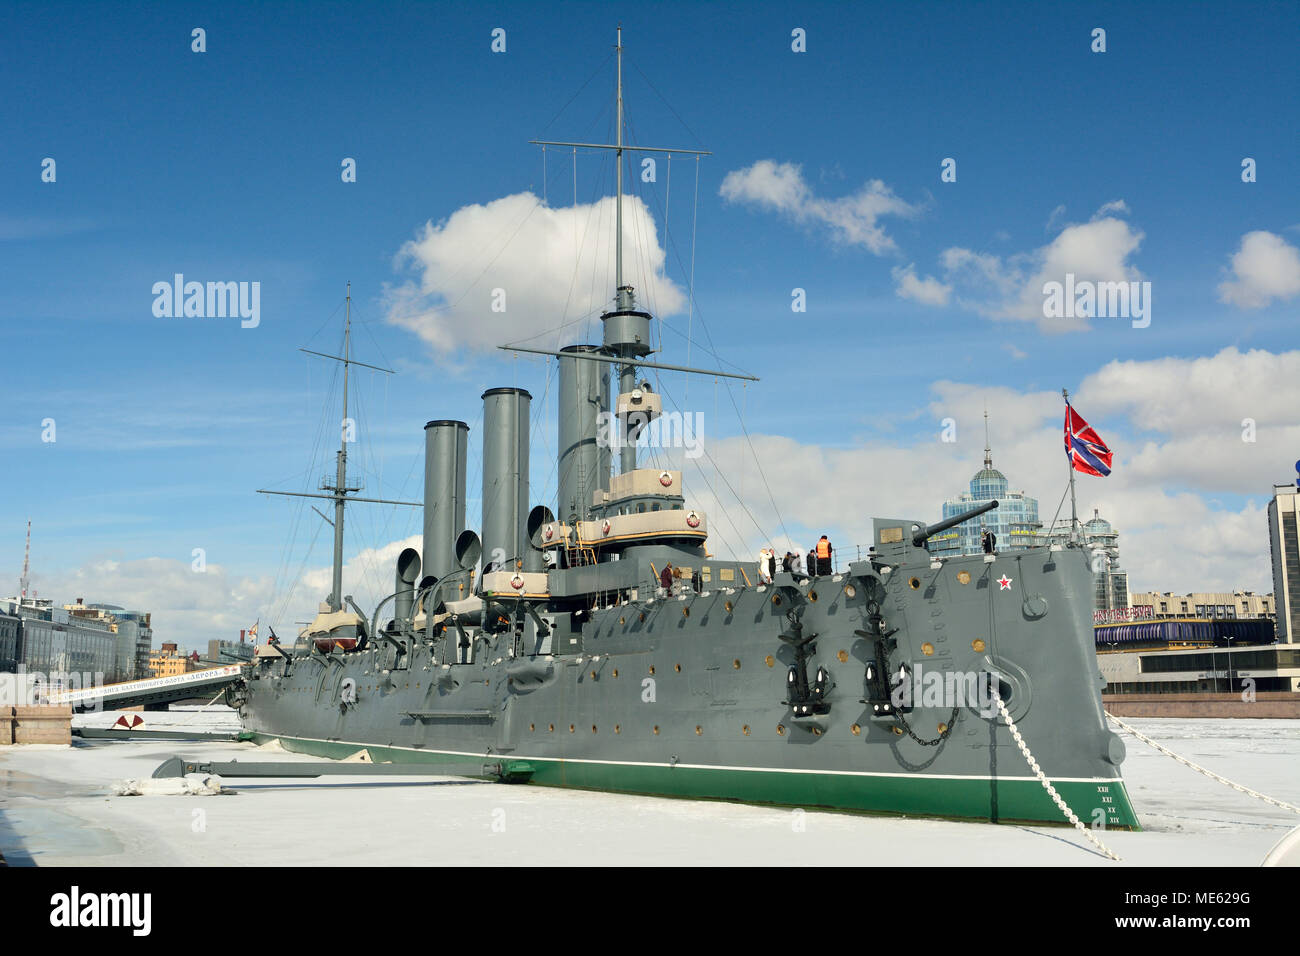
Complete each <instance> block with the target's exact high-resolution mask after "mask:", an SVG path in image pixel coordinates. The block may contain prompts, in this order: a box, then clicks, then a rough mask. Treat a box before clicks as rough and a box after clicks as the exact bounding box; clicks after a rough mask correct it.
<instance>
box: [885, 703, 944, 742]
mask: <svg viewBox="0 0 1300 956" xmlns="http://www.w3.org/2000/svg"><path fill="white" fill-rule="evenodd" d="M960 709H961V708H960V707H959V706H958V705H956V704H954V705H953V708H952V715H951V716H950V717H949V718H948V722H947V723H946V724H944V727H943V733H941V734H939V736H938V737H935V738H934V740H922V739H921V738H920V737H918V736H917V735H916V734H915V733H914V732H913V730H912V728H911V727H910V726H908V723H907V719H906V718H905V717H904V716H903V712H902V711H900V710H897V709H895V710H894V717H895V719H897V721H898V723H899V725H900V726H901V727H902V728H903V729H904V730H905V731H907V736H909V737H911V738H912V739H913V740H915V741H916V742H917V743H918V744H920V745H921V746H922V747H937V746H938V745H939V744H941V743H943V742H944V741H945V740H947V739H948V736H949V735H950V734H951V733H952V729H953V727H955V726H956V725H957V711H958V710H960Z"/></svg>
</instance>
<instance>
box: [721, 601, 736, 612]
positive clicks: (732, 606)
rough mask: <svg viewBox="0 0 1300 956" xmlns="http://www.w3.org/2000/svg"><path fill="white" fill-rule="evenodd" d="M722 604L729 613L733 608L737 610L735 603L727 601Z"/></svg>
mask: <svg viewBox="0 0 1300 956" xmlns="http://www.w3.org/2000/svg"><path fill="white" fill-rule="evenodd" d="M722 606H723V607H725V608H726V609H727V613H728V614H730V613H731V612H732V611H733V610H735V605H733V604H732V603H731V602H730V601H727V602H725V603H724V604H723V605H722Z"/></svg>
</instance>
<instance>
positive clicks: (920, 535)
mask: <svg viewBox="0 0 1300 956" xmlns="http://www.w3.org/2000/svg"><path fill="white" fill-rule="evenodd" d="M997 506H998V503H997V501H996V500H994V501H990V502H989V503H988V504H986V505H980V506H979V507H978V508H972V509H971V510H970V511H963V512H962V513H961V514H959V515H953V516H952V517H951V518H945V519H944V520H943V521H940V522H938V523H936V524H928V525H926V526H925V527H924V528H922V529H921V530H920V531H917V532H915V533H914V534H913V535H912V546H913V547H917V548H924V547H925V542H926V541H928V540H929V539H930V538H931V537H932V536H934V535H936V534H938V533H939V532H940V531H947V530H948V529H949V528H955V527H957V525H959V524H962V523H964V522H966V521H969V520H970V519H971V518H977V517H979V516H980V515H982V514H987V513H988V512H990V511H992V510H993V509H994V508H996V507H997Z"/></svg>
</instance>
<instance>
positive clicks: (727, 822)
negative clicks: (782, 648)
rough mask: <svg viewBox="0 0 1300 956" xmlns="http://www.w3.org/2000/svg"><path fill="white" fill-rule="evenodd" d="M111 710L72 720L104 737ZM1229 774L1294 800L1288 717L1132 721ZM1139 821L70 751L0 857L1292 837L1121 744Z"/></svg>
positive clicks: (560, 857) (411, 856)
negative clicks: (312, 775) (197, 785)
mask: <svg viewBox="0 0 1300 956" xmlns="http://www.w3.org/2000/svg"><path fill="white" fill-rule="evenodd" d="M116 716H117V715H114V714H96V715H88V716H85V717H79V718H77V723H78V724H87V725H91V726H101V727H107V726H109V725H110V724H111V723H112V722H113V720H114V718H115V717H116ZM144 716H145V718H146V720H147V722H148V727H149V729H154V730H163V729H173V728H175V727H177V726H181V727H202V728H203V729H205V730H225V729H231V730H234V729H237V727H238V723H237V721H236V720H235V719H234V714H233V713H231V712H229V711H224V710H217V711H209V712H195V711H188V712H187V711H180V712H172V713H168V714H146V715H144ZM1127 722H1128V723H1130V724H1132V725H1133V726H1135V727H1136V728H1137V729H1138V730H1140V731H1141V732H1143V733H1144V734H1146V735H1148V736H1150V737H1152V738H1154V739H1156V740H1157V741H1159V742H1161V743H1163V744H1164V745H1166V746H1168V747H1169V748H1170V749H1172V750H1174V751H1176V752H1178V753H1180V754H1182V755H1184V756H1186V757H1188V758H1190V759H1191V760H1194V761H1195V762H1197V763H1199V764H1201V765H1202V766H1205V767H1207V768H1209V769H1211V770H1214V771H1215V772H1217V773H1219V774H1222V775H1223V776H1225V777H1228V778H1229V779H1232V780H1234V781H1237V782H1239V783H1242V784H1244V785H1246V786H1248V787H1251V788H1253V789H1255V790H1259V791H1262V792H1263V793H1266V794H1268V795H1270V796H1272V797H1275V798H1277V799H1279V800H1283V801H1286V802H1288V803H1292V804H1300V721H1287V720H1226V719H1224V720H1169V719H1154V718H1145V719H1143V718H1131V719H1129V720H1128V721H1127ZM1124 738H1125V744H1126V745H1127V747H1128V754H1129V756H1128V760H1127V761H1126V762H1125V764H1124V776H1125V779H1126V781H1127V785H1128V788H1129V795H1130V797H1131V798H1132V801H1133V805H1134V807H1135V808H1136V809H1137V811H1138V815H1139V817H1140V818H1141V820H1142V824H1143V826H1144V827H1145V830H1144V832H1141V833H1125V832H1106V833H1102V834H1099V836H1101V838H1102V839H1103V841H1104V842H1105V843H1107V844H1108V845H1109V846H1110V847H1111V848H1112V849H1113V850H1115V851H1116V852H1117V853H1118V854H1119V855H1120V856H1121V857H1122V858H1123V862H1121V863H1118V864H1116V863H1113V862H1110V861H1108V860H1106V859H1105V858H1104V857H1102V856H1101V855H1100V854H1099V853H1097V852H1096V851H1095V850H1094V849H1093V848H1092V847H1091V846H1090V845H1089V844H1088V843H1087V841H1085V840H1084V839H1083V837H1082V836H1081V835H1080V834H1079V833H1077V832H1075V831H1074V830H1072V829H1069V828H1068V827H1064V826H1063V827H1050V826H1019V825H992V824H980V823H954V822H950V821H945V820H932V819H923V818H894V817H871V816H859V815H850V814H843V813H830V812H823V811H812V810H810V811H807V812H804V811H797V810H790V809H773V808H765V807H753V806H745V805H740V804H732V803H722V802H708V801H696V800H678V799H664V798H656V797H639V796H622V795H615V794H603V793H587V792H582V791H575V790H557V789H549V788H544V787H529V786H507V785H502V784H494V783H482V782H477V781H466V780H460V779H456V778H438V777H423V776H422V777H384V778H379V779H370V780H367V779H364V778H339V777H332V778H331V777H326V778H319V779H314V780H292V781H289V780H286V781H275V780H263V779H257V780H227V781H225V783H226V786H227V787H228V788H229V789H230V790H231V791H232V792H231V793H229V794H222V795H220V796H203V797H196V796H186V797H181V796H136V797H117V796H112V795H111V793H112V785H113V784H114V783H115V782H117V781H121V780H124V779H128V778H144V777H148V776H149V775H150V774H151V773H152V772H153V770H154V768H155V767H157V766H158V764H159V763H161V762H162V761H163V760H164V759H165V758H167V757H169V756H172V755H173V754H183V755H184V756H186V757H188V758H192V759H196V760H199V761H208V760H230V759H232V758H238V759H241V760H246V759H275V760H310V759H311V758H306V757H300V756H297V755H293V754H287V753H283V752H278V750H275V749H274V748H272V749H271V751H268V749H267V748H261V749H259V748H257V747H254V746H253V745H252V744H237V743H233V742H231V743H226V742H211V741H205V742H188V741H156V742H155V741H149V742H142V741H123V742H106V741H77V742H76V743H74V745H73V746H72V747H71V748H67V747H39V746H34V747H7V748H6V747H0V856H3V857H4V859H5V860H6V861H7V862H8V863H9V864H10V865H32V864H35V865H41V866H60V865H79V866H80V865H88V866H95V865H114V866H150V865H185V866H208V865H232V864H233V865H241V866H260V865H272V864H286V865H322V866H323V865H339V864H348V865H354V866H355V865H361V866H380V865H410V864H452V865H457V864H459V865H474V864H510V865H528V864H561V865H566V864H568V865H583V864H611V863H612V864H623V865H632V866H646V865H656V864H674V865H680V864H758V865H777V866H785V865H789V866H806V865H807V864H808V862H809V861H810V860H816V861H817V862H818V864H819V865H826V864H831V865H836V864H851V865H852V864H872V863H879V862H881V861H882V860H888V861H889V862H890V863H891V864H893V865H935V864H940V865H942V864H973V865H995V866H996V865H1046V866H1124V865H1146V866H1255V865H1258V864H1259V862H1260V861H1261V860H1262V859H1263V858H1264V856H1265V854H1266V853H1267V852H1268V851H1269V849H1270V847H1272V846H1273V845H1274V844H1275V843H1276V842H1277V841H1278V840H1279V839H1281V838H1282V837H1283V836H1284V835H1285V834H1286V833H1287V832H1288V831H1289V830H1290V829H1292V828H1293V827H1295V826H1296V825H1297V824H1300V817H1297V815H1295V814H1293V813H1291V812H1289V811H1286V810H1283V809H1279V808H1277V807H1273V806H1270V805H1268V804H1266V803H1263V802H1262V801H1259V800H1255V799H1252V798H1250V797H1248V796H1246V795H1244V794H1241V793H1237V792H1236V791H1233V790H1231V789H1229V788H1228V787H1225V786H1223V785H1222V784H1220V783H1217V782H1215V781H1213V780H1210V779H1208V778H1207V777H1204V776H1202V775H1200V774H1198V773H1195V772H1194V771H1192V770H1190V769H1188V768H1187V767H1184V766H1182V765H1180V764H1178V763H1176V762H1175V761H1173V760H1171V759H1170V758H1169V757H1166V756H1163V755H1161V754H1159V753H1157V752H1155V751H1153V750H1152V749H1150V748H1149V747H1147V746H1146V745H1145V744H1143V743H1141V742H1140V741H1137V740H1135V739H1133V738H1132V737H1130V736H1128V735H1127V734H1125V735H1124Z"/></svg>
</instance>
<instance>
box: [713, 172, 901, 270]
mask: <svg viewBox="0 0 1300 956" xmlns="http://www.w3.org/2000/svg"><path fill="white" fill-rule="evenodd" d="M718 193H719V195H721V196H722V198H723V199H725V200H727V201H728V202H736V203H749V204H751V205H754V206H757V207H759V208H760V209H767V210H771V211H773V212H777V213H780V214H782V215H784V216H786V217H788V218H790V219H792V220H794V221H795V222H797V223H801V224H817V225H822V226H825V227H827V228H829V229H830V231H831V235H832V236H833V237H834V239H835V240H836V241H837V242H842V243H846V244H849V245H860V246H865V247H866V248H867V249H869V250H871V252H873V253H875V254H876V255H878V256H879V255H884V254H885V253H886V252H892V251H894V250H895V249H896V248H897V247H896V245H895V244H894V240H893V239H891V238H890V237H889V236H888V235H887V234H886V233H885V229H884V227H883V226H882V225H880V223H879V220H880V219H881V218H883V217H885V216H900V217H903V218H910V217H913V216H915V215H916V214H917V213H918V212H919V211H920V207H919V206H914V205H912V204H910V203H908V202H905V201H904V200H902V199H900V198H899V197H898V196H896V195H895V194H894V192H893V190H891V189H890V188H889V187H888V186H886V185H885V184H884V183H883V182H881V181H880V180H879V179H872V180H869V181H868V182H867V183H866V184H865V185H864V186H863V187H862V188H861V189H859V190H858V191H857V192H856V193H854V194H852V195H850V196H841V197H840V198H838V199H823V198H820V197H818V196H815V195H813V191H812V189H811V188H810V187H809V185H808V183H807V181H806V180H805V179H804V176H803V168H802V167H801V166H798V165H796V164H794V163H778V162H776V161H775V160H771V159H761V160H759V161H758V162H756V163H754V164H753V165H752V166H747V167H745V168H744V169H735V170H732V171H731V172H729V173H727V175H726V177H725V178H724V179H723V180H722V186H721V188H720V189H719V190H718Z"/></svg>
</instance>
